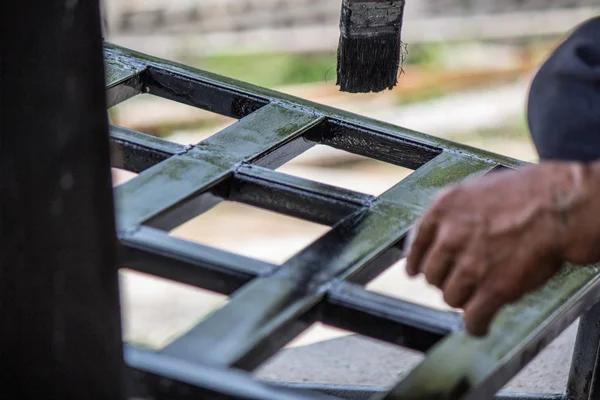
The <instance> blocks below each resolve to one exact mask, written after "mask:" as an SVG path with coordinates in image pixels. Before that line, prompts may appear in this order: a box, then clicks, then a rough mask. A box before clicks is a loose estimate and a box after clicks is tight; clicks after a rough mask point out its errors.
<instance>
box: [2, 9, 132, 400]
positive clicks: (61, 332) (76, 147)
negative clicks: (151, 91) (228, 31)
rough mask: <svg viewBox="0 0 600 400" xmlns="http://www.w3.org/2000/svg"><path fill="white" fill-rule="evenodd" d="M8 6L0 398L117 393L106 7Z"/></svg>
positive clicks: (4, 25) (4, 17)
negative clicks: (102, 25) (103, 29)
mask: <svg viewBox="0 0 600 400" xmlns="http://www.w3.org/2000/svg"><path fill="white" fill-rule="evenodd" d="M2 8H3V10H2V12H0V21H1V23H0V26H1V28H0V29H2V35H1V36H0V37H2V43H1V47H2V55H1V67H0V68H1V70H0V71H1V75H2V76H1V78H0V85H2V87H1V97H2V100H1V103H0V110H1V111H0V112H1V113H2V114H1V115H0V196H1V199H2V203H1V207H0V213H1V214H0V217H1V221H0V226H1V228H0V231H1V232H2V236H1V238H0V247H1V249H0V366H1V370H2V379H1V381H2V393H3V395H0V397H2V398H5V396H4V395H6V396H8V397H6V398H12V399H33V398H45V399H65V400H66V399H102V400H105V399H119V398H122V388H121V382H120V380H121V375H122V373H123V368H122V365H123V361H122V343H121V328H120V313H119V292H118V275H117V269H116V263H115V244H116V237H115V228H114V210H113V203H112V190H111V179H110V169H109V147H108V135H107V121H106V108H105V94H104V66H103V57H102V39H101V33H100V32H101V31H100V13H99V4H98V1H93V0H85V1H84V0H60V1H59V0H40V1H26V0H18V1H15V0H8V1H5V2H3V5H2Z"/></svg>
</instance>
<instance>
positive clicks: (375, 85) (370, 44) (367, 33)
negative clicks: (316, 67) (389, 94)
mask: <svg viewBox="0 0 600 400" xmlns="http://www.w3.org/2000/svg"><path fill="white" fill-rule="evenodd" d="M403 14H404V0H386V1H384V0H362V1H358V0H343V2H342V16H341V19H340V42H339V46H338V60H337V61H338V65H337V85H339V86H340V90H341V91H343V92H350V93H368V92H380V91H382V90H385V89H392V88H393V87H394V86H396V83H397V81H398V72H399V70H400V67H401V63H402V59H403V52H402V41H401V30H402V18H403Z"/></svg>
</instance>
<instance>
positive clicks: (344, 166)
mask: <svg viewBox="0 0 600 400" xmlns="http://www.w3.org/2000/svg"><path fill="white" fill-rule="evenodd" d="M277 171H279V172H283V173H286V174H289V175H294V176H297V177H300V178H305V179H310V180H313V181H316V182H320V183H325V184H329V185H332V186H337V187H341V188H344V189H349V190H353V191H356V192H361V193H365V194H370V195H373V196H379V195H380V194H382V193H383V192H385V191H386V190H388V189H389V188H391V187H392V186H394V185H395V184H397V183H398V182H400V181H401V180H403V179H404V178H406V177H407V176H409V175H410V174H411V173H412V172H413V170H411V169H408V168H403V167H400V166H397V165H393V164H389V163H386V162H383V161H379V160H375V159H372V158H368V157H364V156H361V155H357V154H353V153H350V152H347V151H344V150H339V149H335V148H332V147H329V146H325V145H315V146H314V147H312V148H310V149H309V150H307V151H305V152H304V153H302V154H301V155H299V156H298V157H296V158H294V159H293V160H291V161H290V162H288V163H287V164H285V165H283V166H281V167H279V168H278V169H277Z"/></svg>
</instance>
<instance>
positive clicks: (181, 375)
mask: <svg viewBox="0 0 600 400" xmlns="http://www.w3.org/2000/svg"><path fill="white" fill-rule="evenodd" d="M125 361H126V363H127V365H128V366H129V367H130V371H129V374H128V375H129V376H128V377H129V379H130V384H129V386H130V387H129V394H130V396H131V398H143V399H145V398H151V399H156V400H163V399H164V400H167V399H168V400H176V399H206V398H210V399H222V400H225V399H244V400H250V399H251V400H335V399H338V400H340V399H339V398H337V397H333V396H328V395H325V394H322V393H318V392H312V391H307V390H302V391H300V390H294V389H289V388H281V387H276V386H274V385H269V384H267V383H264V382H260V381H257V380H255V379H253V378H252V376H250V375H248V374H246V373H244V372H242V371H236V370H231V369H221V368H217V367H214V366H209V365H197V364H192V363H190V362H187V361H184V360H181V359H177V358H175V357H171V356H169V355H167V354H163V353H157V352H153V351H148V350H143V349H140V348H136V347H133V346H125Z"/></svg>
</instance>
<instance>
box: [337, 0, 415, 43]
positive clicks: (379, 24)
mask: <svg viewBox="0 0 600 400" xmlns="http://www.w3.org/2000/svg"><path fill="white" fill-rule="evenodd" d="M404 4H405V0H343V1H342V16H341V19H340V31H341V34H342V36H344V37H372V36H378V35H381V34H386V33H387V34H389V33H393V34H398V35H400V32H401V30H402V19H403V17H404Z"/></svg>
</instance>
